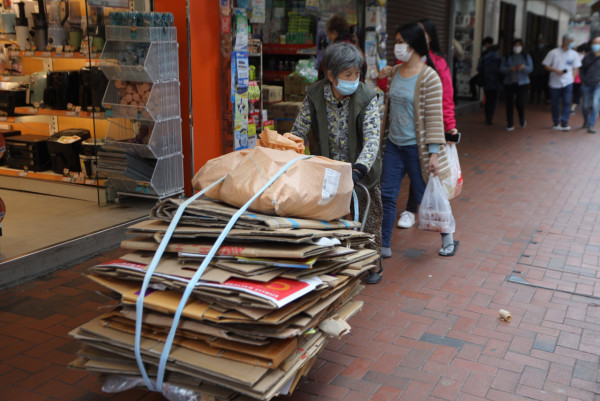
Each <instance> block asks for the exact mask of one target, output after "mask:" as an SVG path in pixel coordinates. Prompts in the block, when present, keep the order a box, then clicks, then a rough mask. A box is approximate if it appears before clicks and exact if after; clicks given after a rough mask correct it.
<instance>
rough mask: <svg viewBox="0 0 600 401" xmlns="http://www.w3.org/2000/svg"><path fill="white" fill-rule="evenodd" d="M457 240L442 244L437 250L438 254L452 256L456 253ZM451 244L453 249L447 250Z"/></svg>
mask: <svg viewBox="0 0 600 401" xmlns="http://www.w3.org/2000/svg"><path fill="white" fill-rule="evenodd" d="M458 244H459V242H458V241H454V243H452V244H448V245H446V246H443V247H442V248H440V251H439V252H438V255H440V256H454V254H455V253H456V250H457V249H458ZM451 246H454V249H452V252H448V249H450V247H451Z"/></svg>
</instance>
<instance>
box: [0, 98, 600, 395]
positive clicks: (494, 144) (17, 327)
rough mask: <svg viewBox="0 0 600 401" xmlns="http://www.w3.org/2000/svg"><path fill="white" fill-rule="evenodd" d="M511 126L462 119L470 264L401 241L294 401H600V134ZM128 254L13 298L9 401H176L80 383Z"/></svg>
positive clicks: (415, 237) (2, 338) (6, 337)
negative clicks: (81, 340) (105, 277)
mask: <svg viewBox="0 0 600 401" xmlns="http://www.w3.org/2000/svg"><path fill="white" fill-rule="evenodd" d="M503 118H504V113H503V110H501V109H499V110H498V111H497V114H496V118H495V120H496V121H497V123H496V125H495V126H493V127H487V126H485V125H484V124H483V113H482V112H478V113H471V114H469V115H466V116H462V117H460V118H459V128H460V129H461V131H462V132H463V134H464V139H463V142H462V143H461V144H460V145H459V154H460V156H461V165H462V169H463V174H464V177H465V187H464V188H463V194H462V196H461V197H460V198H459V199H456V200H454V201H452V207H453V211H454V215H455V218H456V221H457V232H456V234H455V238H456V239H458V240H460V247H459V249H458V252H457V254H456V255H455V256H454V257H451V258H442V257H440V256H438V255H437V251H438V249H439V246H440V239H439V235H438V234H434V233H428V232H423V231H420V230H419V229H417V228H411V229H408V230H400V229H396V230H395V232H394V237H393V242H392V250H393V252H394V256H393V257H392V258H391V259H388V260H386V262H385V268H386V269H385V273H384V279H383V280H382V282H381V283H379V284H377V285H373V286H368V287H367V288H366V290H365V291H363V293H362V294H361V295H360V298H361V299H363V300H364V301H365V306H364V308H363V310H362V311H361V312H360V313H359V314H358V315H357V316H355V317H354V318H353V319H352V320H351V322H350V323H351V325H352V332H351V333H350V334H349V335H347V336H346V337H344V338H343V340H341V341H338V340H332V341H330V342H329V344H328V346H327V349H326V350H325V351H324V352H323V353H322V354H321V355H320V358H319V360H318V361H317V363H316V364H315V366H314V367H313V369H312V371H311V373H310V374H309V377H308V379H307V380H304V381H302V382H301V384H300V386H299V387H298V389H297V391H296V393H295V394H294V395H293V396H292V397H280V399H281V400H293V401H305V400H319V401H321V400H325V401H327V400H348V401H355V400H408V401H419V400H460V401H466V400H473V401H478V400H495V401H513V400H514V401H516V400H523V401H525V400H557V401H558V400H562V401H576V400H585V401H588V400H589V401H592V400H600V395H597V394H600V383H598V377H599V375H598V369H599V362H600V358H599V355H600V325H599V324H598V323H599V322H600V280H599V278H600V274H599V267H598V266H599V259H600V227H598V224H599V222H600V220H599V217H600V190H599V189H598V184H599V183H600V154H599V152H598V149H600V134H596V135H590V134H587V133H586V132H585V131H584V130H581V129H573V131H571V132H558V131H552V130H550V126H551V119H550V113H549V108H548V106H545V107H544V106H537V107H535V108H529V109H528V110H527V120H528V124H529V125H528V127H527V128H526V129H518V128H517V129H516V130H515V131H513V132H505V131H504V130H503V126H504V124H502V123H501V121H503ZM581 123H582V119H581V117H580V116H575V117H574V118H572V120H571V126H572V127H579V126H581ZM404 188H406V186H404ZM404 192H406V191H405V190H404ZM404 202H405V197H404V198H402V199H401V200H400V203H399V204H400V205H404ZM401 210H402V206H401V207H399V211H401ZM119 252H121V251H120V250H116V251H114V252H112V253H109V254H106V255H104V256H103V257H102V258H99V259H97V260H95V261H90V262H89V263H87V264H85V265H80V266H77V267H74V268H73V269H68V270H64V271H60V272H57V273H55V274H53V275H51V276H49V277H45V278H44V279H42V280H37V281H35V282H32V283H29V284H26V285H23V286H20V287H15V288H12V289H10V290H7V291H4V292H1V293H0V305H2V306H0V361H1V362H0V400H1V401H14V400H19V401H24V400H27V401H38V400H40V401H41V400H59V401H71V400H73V401H75V400H77V401H79V400H82V401H83V400H86V401H88V400H91V401H96V400H108V399H112V400H128V401H135V400H144V401H150V400H162V399H163V398H162V396H160V395H159V394H154V393H149V392H146V391H143V390H132V391H128V392H125V393H121V394H117V395H107V394H103V393H101V391H100V388H99V385H98V382H97V379H96V376H95V375H92V374H86V373H82V372H78V371H72V370H68V369H66V368H65V366H66V364H67V363H68V362H70V361H71V360H72V359H73V357H74V355H75V352H76V351H77V349H78V345H77V343H75V342H74V341H71V339H70V338H69V337H68V335H67V333H68V332H69V331H70V330H71V329H73V328H74V327H76V326H77V325H79V324H81V323H83V322H85V321H88V320H89V319H91V318H92V317H95V316H97V315H98V313H99V310H101V309H102V308H104V307H105V305H106V304H107V298H105V297H104V296H103V295H101V294H99V293H98V292H97V291H98V290H99V287H98V286H96V285H95V284H93V283H91V282H89V281H88V280H87V279H85V278H83V277H81V272H82V271H84V269H85V267H86V266H88V265H90V264H94V263H98V261H99V260H100V259H108V258H110V257H114V256H115V255H116V254H118V253H119ZM99 308H100V309H99ZM501 308H502V309H507V310H509V311H511V312H512V320H511V321H510V322H503V321H500V320H499V319H498V318H497V313H498V309H501Z"/></svg>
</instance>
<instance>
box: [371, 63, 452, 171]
mask: <svg viewBox="0 0 600 401" xmlns="http://www.w3.org/2000/svg"><path fill="white" fill-rule="evenodd" d="M399 67H400V65H397V66H395V67H394V69H393V70H392V74H391V79H390V83H389V85H388V92H389V88H391V87H392V81H393V79H394V77H395V76H396V74H397V73H398V72H399V71H400V68H399ZM387 95H388V96H386V102H385V113H384V124H382V133H383V132H384V131H383V130H385V127H386V126H387V123H388V108H389V101H390V97H389V93H388V94H387ZM414 98H415V100H414V101H415V104H414V110H415V133H416V135H417V144H418V145H419V160H420V162H421V174H423V179H424V180H425V182H426V183H427V181H429V144H430V143H437V144H439V145H440V153H439V155H438V163H439V178H440V181H442V182H443V180H444V179H446V178H448V177H449V176H450V164H449V163H448V157H447V155H446V148H445V146H444V145H445V144H446V137H445V136H444V120H443V111H442V81H441V80H440V77H439V76H438V74H437V73H436V72H435V70H434V69H433V68H431V67H429V66H428V65H424V66H423V69H422V70H421V72H420V73H419V77H418V78H417V82H416V84H415V97H414Z"/></svg>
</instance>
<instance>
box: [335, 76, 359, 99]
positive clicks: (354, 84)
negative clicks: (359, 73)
mask: <svg viewBox="0 0 600 401" xmlns="http://www.w3.org/2000/svg"><path fill="white" fill-rule="evenodd" d="M358 82H359V80H358V79H357V80H356V81H344V80H343V79H338V84H337V85H336V87H335V89H337V90H338V92H340V93H341V94H342V95H344V96H349V95H351V94H353V93H354V92H356V89H357V88H358Z"/></svg>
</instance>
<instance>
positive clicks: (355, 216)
mask: <svg viewBox="0 0 600 401" xmlns="http://www.w3.org/2000/svg"><path fill="white" fill-rule="evenodd" d="M352 201H353V203H354V221H358V196H357V195H356V189H353V190H352ZM356 230H358V228H356V227H355V228H354V231H356Z"/></svg>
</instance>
